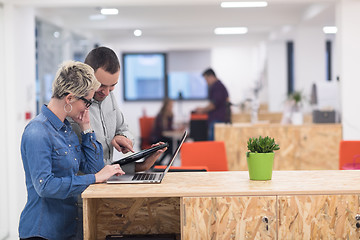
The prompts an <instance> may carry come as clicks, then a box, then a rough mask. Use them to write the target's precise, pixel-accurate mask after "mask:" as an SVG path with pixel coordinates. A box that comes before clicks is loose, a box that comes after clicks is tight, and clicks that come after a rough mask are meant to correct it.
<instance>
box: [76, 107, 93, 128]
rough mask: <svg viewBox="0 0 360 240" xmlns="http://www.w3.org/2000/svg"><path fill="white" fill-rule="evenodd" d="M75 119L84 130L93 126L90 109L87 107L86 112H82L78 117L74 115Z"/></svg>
mask: <svg viewBox="0 0 360 240" xmlns="http://www.w3.org/2000/svg"><path fill="white" fill-rule="evenodd" d="M73 120H74V121H75V122H76V123H77V124H79V126H80V128H81V130H82V131H84V130H86V129H89V128H91V126H90V114H89V109H85V111H84V112H81V113H80V114H79V115H78V116H77V117H74V118H73Z"/></svg>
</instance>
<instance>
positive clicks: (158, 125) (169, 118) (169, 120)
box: [151, 98, 174, 165]
mask: <svg viewBox="0 0 360 240" xmlns="http://www.w3.org/2000/svg"><path fill="white" fill-rule="evenodd" d="M173 104H174V101H173V100H171V99H170V98H165V99H164V101H163V104H162V106H161V109H160V111H159V113H158V114H157V115H156V118H155V121H154V126H153V128H152V131H151V142H152V143H156V142H167V143H168V144H169V147H168V149H167V150H166V151H165V153H164V154H163V155H162V156H161V158H160V159H159V161H158V162H157V164H159V165H162V162H163V160H164V159H165V157H166V156H168V155H170V156H171V155H172V152H173V150H172V149H173V146H172V139H171V138H169V137H166V136H164V135H163V132H164V131H172V130H174V128H173V119H174V114H173Z"/></svg>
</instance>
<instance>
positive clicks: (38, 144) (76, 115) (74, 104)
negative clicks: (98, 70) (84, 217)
mask: <svg viewBox="0 0 360 240" xmlns="http://www.w3.org/2000/svg"><path fill="white" fill-rule="evenodd" d="M99 86H100V83H99V82H98V81H97V80H96V78H95V76H94V71H93V69H92V68H91V67H90V66H88V65H86V64H84V63H80V62H73V61H70V62H65V63H63V64H62V66H61V67H60V69H59V70H58V72H57V74H56V76H55V80H54V82H53V86H52V97H51V100H50V102H49V104H48V105H44V106H42V108H41V113H40V114H39V115H38V116H36V117H35V118H34V119H33V120H32V121H30V123H29V124H28V125H27V126H26V128H25V130H24V133H23V136H22V141H21V155H22V161H23V166H24V170H25V178H26V187H27V193H28V195H27V202H26V205H25V208H24V210H23V211H22V213H21V217H20V223H19V235H20V239H55V240H56V239H61V240H62V239H75V237H76V236H75V235H76V232H77V220H78V219H77V218H78V216H77V214H78V212H77V198H78V196H79V194H80V193H81V192H82V191H84V190H85V188H86V187H87V186H89V185H90V184H92V183H99V182H104V181H106V180H107V179H108V178H109V177H111V176H112V175H114V174H124V172H123V171H122V169H121V168H120V166H119V165H107V166H105V167H104V161H103V150H102V146H101V144H100V143H99V142H97V141H96V136H95V133H94V132H93V131H92V129H91V126H90V120H89V119H90V118H89V111H88V108H89V106H90V105H91V103H92V101H91V99H92V98H93V96H94V92H95V91H96V90H97V89H98V88H99ZM67 117H70V118H72V119H73V120H74V121H75V122H77V123H78V124H79V126H80V128H81V129H82V143H81V144H80V143H79V139H78V137H77V135H76V134H75V133H74V132H73V130H72V128H71V125H70V123H69V122H68V120H66V118H67ZM79 170H80V171H81V172H83V173H84V175H77V173H78V171H79Z"/></svg>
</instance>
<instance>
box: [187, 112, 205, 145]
mask: <svg viewBox="0 0 360 240" xmlns="http://www.w3.org/2000/svg"><path fill="white" fill-rule="evenodd" d="M207 119H208V115H207V114H197V113H192V114H191V115H190V136H189V137H190V138H192V139H193V140H194V141H206V140H207V139H208V123H207Z"/></svg>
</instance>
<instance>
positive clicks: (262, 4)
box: [221, 1, 268, 8]
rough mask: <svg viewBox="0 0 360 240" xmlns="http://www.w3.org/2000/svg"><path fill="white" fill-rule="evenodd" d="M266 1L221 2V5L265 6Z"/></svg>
mask: <svg viewBox="0 0 360 240" xmlns="http://www.w3.org/2000/svg"><path fill="white" fill-rule="evenodd" d="M267 5H268V3H267V2H265V1H262V2H222V3H221V7H223V8H239V7H266V6H267Z"/></svg>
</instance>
